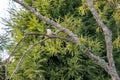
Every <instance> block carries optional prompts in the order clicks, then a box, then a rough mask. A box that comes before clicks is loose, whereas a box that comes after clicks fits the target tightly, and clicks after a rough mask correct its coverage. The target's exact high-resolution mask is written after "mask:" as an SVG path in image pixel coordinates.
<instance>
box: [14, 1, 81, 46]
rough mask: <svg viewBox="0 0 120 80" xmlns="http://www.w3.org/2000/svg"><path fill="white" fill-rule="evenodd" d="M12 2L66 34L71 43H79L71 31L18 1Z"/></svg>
mask: <svg viewBox="0 0 120 80" xmlns="http://www.w3.org/2000/svg"><path fill="white" fill-rule="evenodd" d="M13 1H14V2H16V3H18V4H20V5H22V6H23V7H25V8H26V9H27V10H29V11H30V12H31V13H33V14H35V15H36V16H37V17H38V18H39V19H40V20H43V21H45V22H46V23H47V24H50V25H52V26H54V27H56V28H57V29H59V30H60V31H63V32H64V33H66V34H67V35H69V36H70V37H72V39H73V40H72V42H73V43H75V44H78V43H79V38H78V37H77V35H75V34H74V33H73V32H72V31H70V30H69V29H66V28H64V27H63V26H61V25H60V24H57V23H56V22H55V21H53V20H50V19H49V18H47V17H45V16H43V15H41V14H40V13H38V12H37V11H36V10H35V9H34V8H33V7H31V6H29V5H27V4H25V3H24V2H22V1H19V0H13Z"/></svg>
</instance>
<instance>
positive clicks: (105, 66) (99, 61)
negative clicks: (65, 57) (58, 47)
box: [82, 45, 109, 71]
mask: <svg viewBox="0 0 120 80" xmlns="http://www.w3.org/2000/svg"><path fill="white" fill-rule="evenodd" d="M82 49H83V52H84V53H85V54H86V55H87V56H88V57H89V58H91V59H92V60H93V61H95V62H96V63H97V64H98V65H100V66H101V67H102V68H103V69H105V71H108V70H109V67H108V63H107V62H105V60H104V59H101V58H100V57H99V56H96V55H94V53H92V51H90V50H88V48H87V47H86V46H84V45H82Z"/></svg>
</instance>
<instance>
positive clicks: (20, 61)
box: [10, 38, 50, 79]
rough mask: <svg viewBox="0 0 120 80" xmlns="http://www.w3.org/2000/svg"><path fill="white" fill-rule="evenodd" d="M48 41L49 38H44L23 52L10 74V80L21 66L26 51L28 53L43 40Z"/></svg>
mask: <svg viewBox="0 0 120 80" xmlns="http://www.w3.org/2000/svg"><path fill="white" fill-rule="evenodd" d="M48 39H50V38H45V39H43V40H40V41H39V42H37V43H35V44H33V45H31V46H30V47H29V48H28V49H27V50H26V51H25V53H24V54H23V55H22V57H21V58H20V60H19V62H18V64H17V66H16V68H15V70H14V71H13V73H12V74H11V77H10V79H11V78H12V76H13V75H14V74H15V73H16V72H17V71H18V70H19V68H20V65H21V63H22V61H23V59H24V57H25V56H26V55H27V53H28V51H30V50H31V49H32V48H33V47H35V46H36V45H38V44H39V43H41V42H43V41H45V40H48Z"/></svg>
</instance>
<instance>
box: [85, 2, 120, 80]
mask: <svg viewBox="0 0 120 80" xmlns="http://www.w3.org/2000/svg"><path fill="white" fill-rule="evenodd" d="M86 1H87V3H88V6H89V8H90V11H91V13H92V14H93V16H94V18H95V19H96V21H97V23H98V24H99V25H100V27H101V28H102V30H103V32H104V35H105V42H106V47H107V58H108V63H109V66H108V67H109V69H108V70H107V72H108V74H110V75H111V77H112V79H113V80H120V78H119V75H118V74H117V71H116V68H115V63H114V60H113V55H112V33H111V31H110V30H109V29H108V27H107V26H106V25H105V24H104V23H103V21H102V20H101V17H100V16H99V14H98V13H97V11H96V9H95V7H94V5H93V0H86Z"/></svg>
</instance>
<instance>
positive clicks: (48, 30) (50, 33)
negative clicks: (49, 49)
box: [47, 29, 52, 37]
mask: <svg viewBox="0 0 120 80" xmlns="http://www.w3.org/2000/svg"><path fill="white" fill-rule="evenodd" d="M47 36H49V37H52V31H51V29H47Z"/></svg>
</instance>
